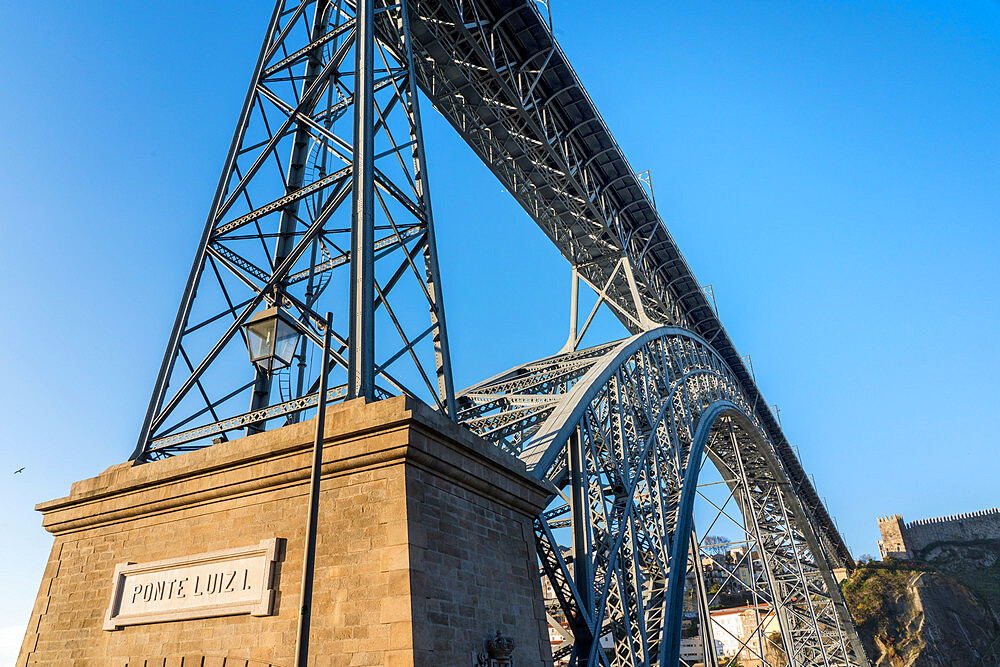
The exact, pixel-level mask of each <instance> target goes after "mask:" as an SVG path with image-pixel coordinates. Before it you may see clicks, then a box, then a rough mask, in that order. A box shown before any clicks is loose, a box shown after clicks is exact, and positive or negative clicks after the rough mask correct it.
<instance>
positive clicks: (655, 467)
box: [458, 327, 867, 667]
mask: <svg viewBox="0 0 1000 667" xmlns="http://www.w3.org/2000/svg"><path fill="white" fill-rule="evenodd" d="M458 405H459V413H458V414H459V420H460V422H461V423H464V424H466V425H467V426H468V427H469V428H471V429H472V430H473V431H475V432H477V433H479V434H480V435H481V436H483V437H485V438H487V439H489V440H491V441H492V442H494V443H496V444H497V446H499V447H501V448H502V449H504V450H506V451H508V452H510V453H511V454H514V455H515V456H518V457H520V458H521V459H522V460H523V461H524V462H525V463H526V464H527V466H528V468H529V469H530V470H531V471H533V473H534V474H535V475H536V476H538V477H542V478H545V479H548V480H550V481H551V482H552V483H553V484H554V485H555V487H556V488H558V489H559V493H558V494H557V495H555V496H554V499H553V502H552V505H551V506H550V508H549V509H548V510H547V511H546V512H545V513H544V514H542V516H540V517H539V518H538V520H537V523H536V536H537V544H538V554H539V559H540V563H541V570H542V574H543V576H544V577H545V579H546V581H547V589H548V590H551V591H552V594H553V600H554V604H553V605H552V607H551V608H550V609H549V610H548V611H549V618H550V624H552V625H553V628H554V629H555V631H556V632H557V633H560V634H561V635H562V636H563V641H562V642H561V643H560V644H559V645H558V646H557V647H556V648H555V656H556V658H557V659H566V660H567V662H568V664H571V665H584V664H586V665H596V664H606V665H613V666H619V665H621V666H624V665H630V666H632V665H676V664H678V663H679V660H680V656H679V651H680V639H681V621H682V617H683V611H684V599H685V598H684V592H685V588H686V586H685V582H686V580H687V579H688V572H689V569H690V570H693V571H694V573H695V576H694V577H692V579H693V583H694V585H695V588H697V590H698V591H699V592H698V598H699V601H698V604H697V606H698V612H699V615H700V617H701V626H702V627H703V628H705V629H706V630H708V629H709V628H711V627H712V623H711V621H710V619H709V608H710V606H711V605H712V604H713V603H714V602H715V600H713V599H711V598H710V597H709V595H710V593H709V592H708V591H706V590H705V589H704V586H703V584H702V583H701V582H702V577H701V575H700V573H698V570H699V568H700V567H701V565H702V561H701V558H700V557H689V554H699V555H700V554H702V552H703V551H704V547H705V539H704V538H705V535H702V536H699V534H698V531H697V529H696V527H695V525H694V505H695V501H696V499H697V498H698V497H701V498H706V499H707V498H708V496H707V495H706V494H705V493H704V491H703V490H702V489H700V488H699V475H700V472H701V470H702V468H703V467H704V466H705V464H706V462H711V463H712V464H713V465H714V466H715V468H716V469H717V470H718V471H719V473H720V475H721V476H722V480H721V481H722V482H723V483H724V486H725V488H726V489H728V496H727V497H726V498H724V499H723V500H722V501H721V502H720V503H717V506H718V512H719V514H726V515H728V518H729V519H730V520H733V521H737V522H739V524H740V525H742V526H743V528H744V535H743V536H742V537H743V539H742V541H743V542H744V543H745V544H746V545H747V546H748V549H747V550H746V551H745V553H746V554H759V558H760V561H759V562H760V566H759V570H758V571H757V573H756V575H754V576H752V577H750V578H748V580H747V582H746V584H745V586H746V588H747V590H748V592H749V593H750V594H751V597H752V599H753V600H754V601H755V602H756V605H755V609H756V610H757V611H756V612H755V613H758V614H762V616H763V617H762V618H760V619H759V620H758V628H757V631H756V632H752V633H751V639H752V638H753V635H755V634H758V635H762V634H763V630H764V629H766V628H767V627H768V623H767V621H768V616H769V615H772V614H773V615H776V621H777V626H778V627H779V628H780V632H779V634H780V640H775V639H774V638H773V637H771V636H768V637H763V636H761V637H759V639H758V640H757V641H750V640H746V638H744V640H741V641H743V646H741V647H740V651H741V652H742V653H743V654H744V655H745V656H749V655H752V654H756V656H757V657H758V658H759V659H761V660H763V661H764V663H763V664H784V662H783V661H784V660H786V659H787V661H788V662H789V663H790V664H792V665H824V666H825V667H832V666H834V665H837V666H845V667H846V666H853V665H865V664H867V663H866V662H865V657H864V654H863V652H862V649H861V646H860V643H859V642H858V640H857V635H856V633H855V631H854V628H853V625H852V624H851V620H850V614H849V613H848V611H847V608H846V606H845V605H844V602H843V599H842V597H841V595H840V590H839V588H838V586H837V583H836V581H835V580H834V577H833V572H832V565H831V559H832V558H835V557H836V556H835V554H830V553H827V552H826V551H825V550H824V549H823V547H822V545H821V544H820V541H819V539H818V537H817V534H816V530H815V528H814V527H813V526H812V525H811V523H810V521H809V517H808V514H807V513H806V512H805V510H804V508H803V506H802V504H801V501H800V500H799V498H798V497H797V495H796V492H795V489H794V488H793V487H792V485H791V484H790V483H789V479H788V476H787V474H786V471H785V470H784V468H783V466H782V464H781V461H780V459H779V457H778V456H777V454H776V451H775V449H774V446H773V443H771V442H770V440H769V439H768V437H767V435H766V434H765V432H764V431H763V429H762V428H761V426H760V423H759V419H758V417H757V414H756V411H755V409H754V407H753V405H752V404H751V403H750V402H749V401H748V400H747V398H746V396H745V394H744V393H743V392H742V390H741V389H740V386H739V384H738V382H737V381H736V379H735V377H734V375H733V373H732V372H731V371H730V369H729V368H728V367H727V366H726V364H725V363H724V362H723V361H722V359H721V358H720V357H719V355H718V354H717V353H716V352H715V351H714V350H713V349H712V348H711V346H709V345H708V344H707V343H706V342H705V341H704V340H703V339H700V338H699V337H697V336H695V335H694V334H692V333H691V332H689V331H686V330H684V329H680V328H675V327H663V328H660V329H655V330H652V331H650V332H646V333H643V334H639V335H636V336H633V337H632V338H630V339H626V340H625V341H621V342H618V343H614V344H608V345H603V346H599V347H598V348H594V349H591V350H582V351H579V352H571V353H568V354H565V355H560V356H557V357H552V358H548V359H544V360H541V361H539V362H535V363H533V364H528V365H525V366H521V367H517V368H515V369H512V370H510V371H508V372H506V373H503V374H501V375H499V376H497V377H495V378H492V379H490V380H488V381H486V382H484V383H482V384H480V385H477V386H475V387H473V388H471V389H469V390H466V391H463V392H461V393H460V394H459V396H458ZM730 500H732V501H733V504H732V506H730ZM734 510H735V511H734ZM711 524H714V520H713V521H711V522H710V527H711ZM747 557H748V558H751V556H750V555H748V556H747ZM689 564H690V566H691V567H690V568H689ZM745 565H746V563H736V564H734V566H733V567H736V566H745ZM751 569H752V568H751ZM779 642H780V645H778V646H773V645H774V644H778V643H779ZM713 649H714V644H713V643H712V642H711V641H709V642H706V655H705V656H703V657H704V658H705V659H706V660H707V661H708V662H707V664H718V662H717V658H718V656H717V655H713V652H712V650H713ZM775 655H778V656H780V657H779V658H776V657H774V656H775Z"/></svg>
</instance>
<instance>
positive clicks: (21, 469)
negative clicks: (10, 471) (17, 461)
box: [14, 468, 24, 475]
mask: <svg viewBox="0 0 1000 667" xmlns="http://www.w3.org/2000/svg"><path fill="white" fill-rule="evenodd" d="M19 472H24V468H18V469H17V470H15V471H14V474H15V475H16V474H17V473H19Z"/></svg>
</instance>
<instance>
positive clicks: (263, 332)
mask: <svg viewBox="0 0 1000 667" xmlns="http://www.w3.org/2000/svg"><path fill="white" fill-rule="evenodd" d="M277 323H278V318H276V317H269V318H267V319H266V320H261V321H259V322H255V323H253V324H251V325H249V326H247V342H248V343H249V344H250V360H251V361H254V362H259V361H260V360H266V358H267V357H270V356H271V355H273V354H274V340H275V327H276V326H277ZM264 368H265V370H269V369H268V368H267V367H266V366H264Z"/></svg>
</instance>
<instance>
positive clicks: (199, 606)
mask: <svg viewBox="0 0 1000 667" xmlns="http://www.w3.org/2000/svg"><path fill="white" fill-rule="evenodd" d="M278 539H279V538H276V537H275V538H271V539H269V540H263V541H262V542H261V543H260V544H259V545H256V546H252V547H245V548H242V549H227V550H225V551H213V552H211V553H205V554H198V555H196V556H186V557H183V558H172V559H170V560H161V561H156V562H154V563H120V564H118V566H117V567H115V575H114V583H113V586H112V592H111V604H110V605H109V606H108V613H107V616H106V617H105V619H104V629H105V630H118V629H119V628H121V627H123V626H126V625H137V624H140V623H157V622H160V621H179V620H184V619H191V618H207V617H210V616H230V615H234V614H250V615H251V616H269V615H270V614H271V606H272V603H273V601H274V592H275V591H274V583H275V582H273V575H274V564H275V562H276V561H277V558H278Z"/></svg>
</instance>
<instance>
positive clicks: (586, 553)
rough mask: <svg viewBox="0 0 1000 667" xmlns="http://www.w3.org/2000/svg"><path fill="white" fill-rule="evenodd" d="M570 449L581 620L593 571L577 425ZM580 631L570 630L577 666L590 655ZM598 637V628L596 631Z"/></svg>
mask: <svg viewBox="0 0 1000 667" xmlns="http://www.w3.org/2000/svg"><path fill="white" fill-rule="evenodd" d="M566 446H567V448H568V449H569V468H570V486H571V489H570V494H571V498H570V500H571V502H572V505H571V509H572V515H571V516H572V518H573V525H572V530H573V578H574V579H575V581H576V587H577V590H578V591H579V594H580V606H582V607H583V610H582V611H583V612H584V613H583V617H584V618H587V617H592V616H593V614H594V570H593V564H594V562H593V544H592V543H591V536H590V530H591V520H590V503H589V497H588V493H587V491H588V482H587V462H586V456H585V454H584V451H583V448H584V442H583V437H582V434H581V433H580V427H579V426H578V427H577V428H576V430H575V431H574V432H573V435H571V436H570V438H569V441H568V442H567V443H566ZM582 630H583V629H582V628H572V631H573V636H574V638H575V641H576V645H575V651H576V655H577V656H578V662H577V665H578V667H584V666H585V665H588V664H589V656H590V654H591V637H590V632H589V630H588V632H586V633H585V632H583V631H582ZM597 630H598V633H597V634H598V636H600V629H599V628H598V629H597Z"/></svg>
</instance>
